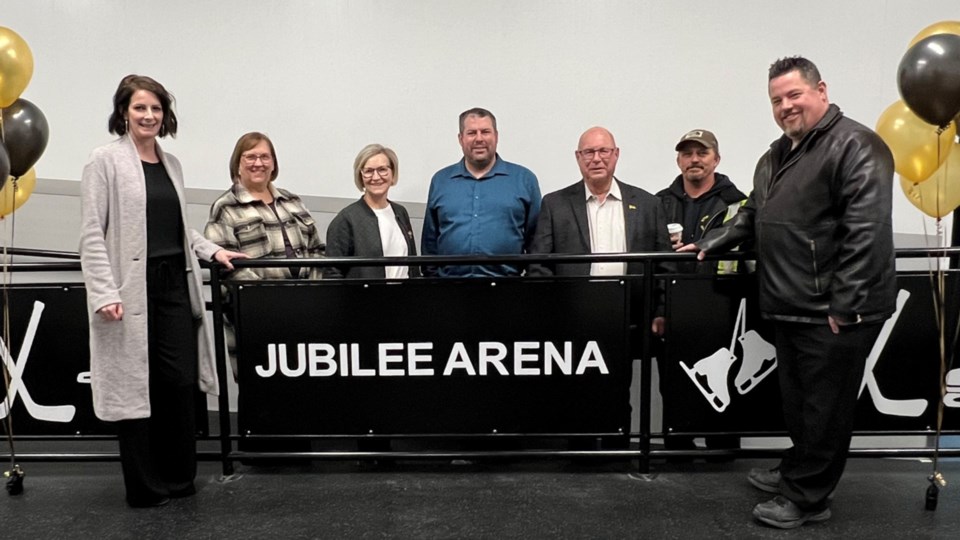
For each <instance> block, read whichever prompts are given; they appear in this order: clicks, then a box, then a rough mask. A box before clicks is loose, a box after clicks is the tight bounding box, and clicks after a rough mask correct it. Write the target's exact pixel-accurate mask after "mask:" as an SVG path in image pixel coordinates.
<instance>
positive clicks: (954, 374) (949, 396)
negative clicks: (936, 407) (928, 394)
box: [943, 368, 960, 407]
mask: <svg viewBox="0 0 960 540" xmlns="http://www.w3.org/2000/svg"><path fill="white" fill-rule="evenodd" d="M946 383H947V392H946V393H945V394H944V395H943V404H944V405H946V406H947V407H960V368H957V369H951V370H950V371H948V372H947V378H946Z"/></svg>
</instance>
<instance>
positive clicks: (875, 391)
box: [858, 289, 946, 417]
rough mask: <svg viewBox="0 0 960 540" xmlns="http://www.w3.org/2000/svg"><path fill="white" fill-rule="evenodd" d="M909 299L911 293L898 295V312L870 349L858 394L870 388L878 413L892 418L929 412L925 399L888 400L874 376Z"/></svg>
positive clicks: (884, 324)
mask: <svg viewBox="0 0 960 540" xmlns="http://www.w3.org/2000/svg"><path fill="white" fill-rule="evenodd" d="M908 298H910V292H909V291H906V290H903V289H900V291H899V292H898V293H897V310H896V311H894V312H893V316H892V317H890V318H889V319H887V320H886V322H884V323H883V328H881V329H880V335H879V336H877V341H876V342H874V344H873V348H872V349H870V354H869V355H868V356H867V365H866V367H865V368H864V370H863V381H862V382H861V383H860V393H859V394H858V396H862V395H863V389H864V387H866V388H868V389H869V390H870V397H872V398H873V404H874V406H876V407H877V411H879V412H881V413H883V414H886V415H890V416H910V417H917V416H920V415H921V414H923V411H925V410H927V400H925V399H887V398H886V397H884V396H883V394H881V393H880V386H879V385H877V379H876V377H874V376H873V368H874V367H875V366H876V365H877V360H879V359H880V355H881V354H882V353H883V348H884V347H885V346H886V345H887V340H888V339H890V333H891V332H893V327H894V326H896V324H897V319H898V318H900V313H901V312H902V311H903V306H904V305H906V303H907V299H908ZM944 400H946V396H944ZM945 402H946V401H945Z"/></svg>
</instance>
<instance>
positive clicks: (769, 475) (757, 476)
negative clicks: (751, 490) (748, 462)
mask: <svg viewBox="0 0 960 540" xmlns="http://www.w3.org/2000/svg"><path fill="white" fill-rule="evenodd" d="M747 480H748V481H750V483H751V484H753V487H755V488H757V489H759V490H760V491H766V492H767V493H774V494H776V495H779V494H780V468H779V467H774V468H772V469H760V468H753V469H750V472H749V473H747Z"/></svg>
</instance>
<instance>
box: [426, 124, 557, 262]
mask: <svg viewBox="0 0 960 540" xmlns="http://www.w3.org/2000/svg"><path fill="white" fill-rule="evenodd" d="M497 137H498V133H497V119H496V118H495V117H494V116H493V114H492V113H491V112H490V111H487V110H486V109H480V108H475V109H470V110H468V111H465V112H464V113H462V114H461V115H460V134H459V135H458V136H457V139H458V140H459V141H460V146H461V147H462V148H463V159H461V160H460V161H459V162H458V163H455V164H453V165H450V166H449V167H445V168H443V169H440V170H439V171H437V173H436V174H434V175H433V178H432V179H431V180H430V193H429V195H428V197H427V212H426V215H425V216H424V219H423V238H422V241H421V247H422V250H423V254H424V255H510V254H521V253H524V252H526V250H527V247H529V245H530V241H531V239H532V238H533V232H534V229H535V228H536V223H537V216H538V215H539V213H540V185H539V183H538V182H537V177H536V175H534V174H533V172H531V171H530V170H529V169H527V168H526V167H522V166H520V165H516V164H514V163H509V162H507V161H504V160H503V159H501V158H500V156H499V155H497ZM520 271H521V269H520V268H518V267H516V266H514V265H507V264H498V265H461V266H442V267H427V268H425V269H424V275H427V276H430V275H440V276H493V277H498V276H516V275H519V274H520Z"/></svg>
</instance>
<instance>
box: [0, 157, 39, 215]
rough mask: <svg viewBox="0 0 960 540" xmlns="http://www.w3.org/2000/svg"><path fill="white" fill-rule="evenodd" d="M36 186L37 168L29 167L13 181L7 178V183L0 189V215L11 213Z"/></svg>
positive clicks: (21, 204)
mask: <svg viewBox="0 0 960 540" xmlns="http://www.w3.org/2000/svg"><path fill="white" fill-rule="evenodd" d="M36 187H37V170H36V169H30V170H29V171H27V172H26V173H24V175H23V176H21V177H20V178H17V179H16V181H14V179H13V177H12V176H11V177H9V178H7V183H6V184H4V185H3V189H0V217H4V216H6V215H8V214H11V213H13V211H14V210H16V209H17V208H20V207H21V206H23V203H25V202H27V199H29V198H30V195H32V194H33V189H34V188H36Z"/></svg>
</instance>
